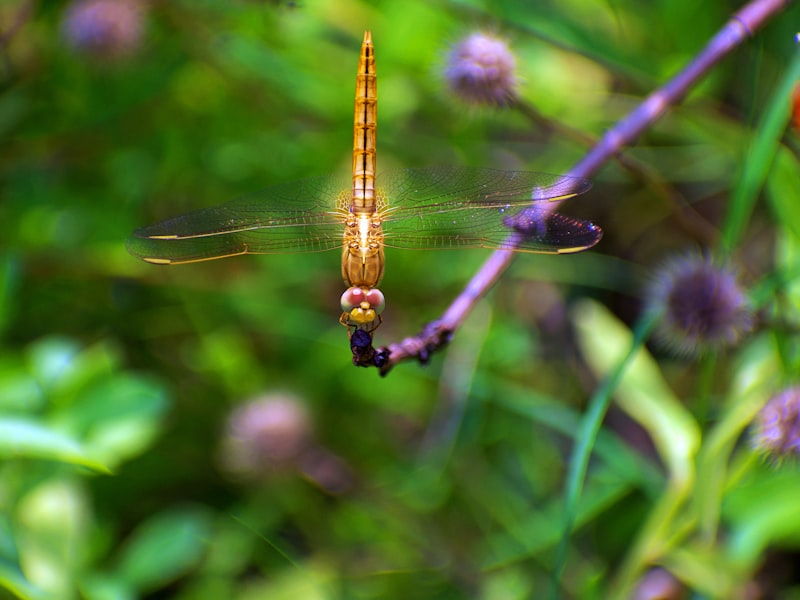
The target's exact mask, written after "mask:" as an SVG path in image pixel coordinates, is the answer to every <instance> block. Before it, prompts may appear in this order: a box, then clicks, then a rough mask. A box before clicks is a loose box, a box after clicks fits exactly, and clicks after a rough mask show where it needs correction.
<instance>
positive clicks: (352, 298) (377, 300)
mask: <svg viewBox="0 0 800 600" xmlns="http://www.w3.org/2000/svg"><path fill="white" fill-rule="evenodd" d="M341 306H342V311H344V312H346V313H350V315H351V317H353V319H354V320H355V321H356V322H359V323H368V322H369V321H374V320H375V315H379V314H380V313H382V312H383V309H384V308H385V307H386V298H385V297H384V295H383V292H381V291H380V290H379V289H376V288H372V289H369V290H364V289H362V288H360V287H351V288H347V289H346V290H345V292H344V294H342V297H341ZM367 312H369V313H371V314H372V317H371V318H366V317H364V316H363V314H364V313H367ZM355 313H358V314H359V315H362V316H359V317H358V318H356V316H355ZM362 319H363V320H362Z"/></svg>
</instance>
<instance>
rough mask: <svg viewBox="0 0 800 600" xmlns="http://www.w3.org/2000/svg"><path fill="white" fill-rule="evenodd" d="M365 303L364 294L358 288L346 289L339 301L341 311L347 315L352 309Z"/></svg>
mask: <svg viewBox="0 0 800 600" xmlns="http://www.w3.org/2000/svg"><path fill="white" fill-rule="evenodd" d="M366 301H367V300H366V294H365V293H364V290H362V289H361V288H360V287H351V288H347V289H346V290H345V291H344V294H342V297H341V299H340V302H341V305H342V311H344V312H346V313H349V312H350V311H351V310H353V309H354V308H356V307H358V306H361V303H362V302H366Z"/></svg>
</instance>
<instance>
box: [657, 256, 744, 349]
mask: <svg viewBox="0 0 800 600" xmlns="http://www.w3.org/2000/svg"><path fill="white" fill-rule="evenodd" d="M646 300H647V306H648V309H649V310H651V311H656V312H658V313H659V314H660V323H659V325H658V329H657V332H656V335H657V338H658V339H659V340H660V341H661V342H663V344H664V345H665V346H667V347H668V348H671V349H672V350H674V351H675V352H676V353H678V354H682V355H686V356H691V355H696V354H699V353H702V352H705V351H713V350H720V349H722V348H725V347H727V346H732V345H734V344H736V343H737V342H738V341H739V340H740V339H741V337H742V336H743V334H744V333H746V332H747V331H748V330H749V329H750V326H751V324H752V317H751V313H750V310H749V307H748V306H747V302H746V298H745V295H744V293H743V292H742V290H741V288H740V287H739V284H738V283H737V282H736V276H735V274H734V272H733V271H732V270H729V269H726V268H724V267H721V266H718V265H715V264H714V263H713V262H712V261H711V259H710V258H708V257H703V256H700V255H693V254H690V255H686V256H683V257H679V258H675V259H673V260H671V261H669V262H667V263H666V264H665V265H664V266H662V267H661V268H660V269H659V271H658V272H657V273H656V275H655V277H654V279H653V281H652V283H651V284H650V286H649V289H648V290H647V295H646Z"/></svg>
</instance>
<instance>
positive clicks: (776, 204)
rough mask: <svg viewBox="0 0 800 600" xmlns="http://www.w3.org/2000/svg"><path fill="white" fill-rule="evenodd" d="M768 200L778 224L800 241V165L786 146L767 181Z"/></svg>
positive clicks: (782, 149)
mask: <svg viewBox="0 0 800 600" xmlns="http://www.w3.org/2000/svg"><path fill="white" fill-rule="evenodd" d="M767 198H768V199H769V202H770V205H771V206H772V210H774V211H775V215H776V217H777V220H778V222H779V223H780V224H781V225H782V226H784V227H786V229H787V230H789V231H791V232H792V234H793V235H794V236H795V237H796V238H798V239H800V163H798V162H797V158H796V157H795V156H794V154H792V153H791V152H789V150H787V149H786V148H785V147H784V146H781V147H780V148H778V153H777V154H776V155H775V161H774V163H773V165H772V170H771V171H770V174H769V178H768V179H767Z"/></svg>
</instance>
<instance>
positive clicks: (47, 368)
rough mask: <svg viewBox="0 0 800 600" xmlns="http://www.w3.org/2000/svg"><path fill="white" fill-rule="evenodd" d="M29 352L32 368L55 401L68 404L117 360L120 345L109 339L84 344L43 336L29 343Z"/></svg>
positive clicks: (118, 360) (109, 370)
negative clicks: (87, 345)
mask: <svg viewBox="0 0 800 600" xmlns="http://www.w3.org/2000/svg"><path fill="white" fill-rule="evenodd" d="M28 356H29V361H30V368H31V370H32V371H33V373H34V375H35V376H36V377H37V378H38V379H39V381H40V383H41V385H42V387H43V388H44V390H45V392H46V393H47V394H48V396H49V397H50V400H51V402H53V403H54V404H56V405H68V404H70V403H71V402H73V401H74V400H75V398H77V397H79V396H80V394H81V393H82V392H83V391H84V388H85V387H86V386H87V385H91V383H93V382H94V381H95V380H96V379H97V378H98V377H102V376H104V375H112V374H113V373H114V371H115V369H116V368H118V366H119V363H120V357H119V349H118V348H117V347H116V346H115V344H114V343H113V342H112V341H110V340H104V341H101V342H99V343H97V344H94V345H93V346H89V347H87V348H83V347H81V346H80V345H79V344H78V343H77V342H75V341H73V340H70V339H68V338H63V337H55V336H53V337H46V338H42V339H40V340H38V341H37V342H35V343H33V344H32V345H31V347H30V348H29V351H28Z"/></svg>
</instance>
